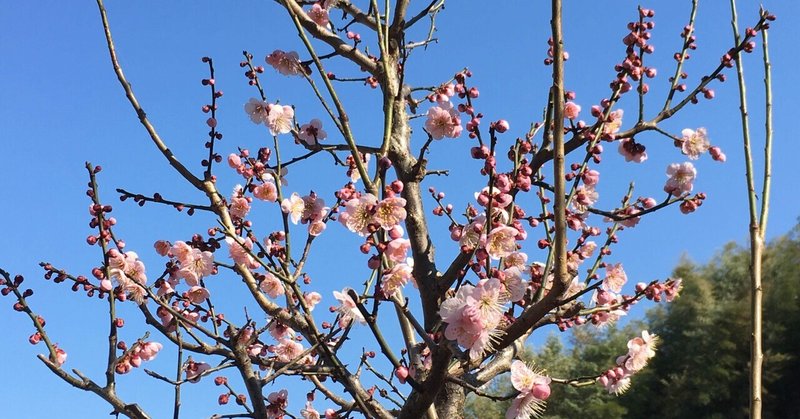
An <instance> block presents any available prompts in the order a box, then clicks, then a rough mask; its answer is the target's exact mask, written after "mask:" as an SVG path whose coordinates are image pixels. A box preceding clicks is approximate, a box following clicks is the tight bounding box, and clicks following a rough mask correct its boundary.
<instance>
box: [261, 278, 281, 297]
mask: <svg viewBox="0 0 800 419" xmlns="http://www.w3.org/2000/svg"><path fill="white" fill-rule="evenodd" d="M258 288H259V289H260V290H261V291H263V292H264V293H266V294H267V295H269V296H270V297H272V298H278V297H279V296H281V295H283V294H285V293H286V290H285V289H284V288H283V284H282V283H281V280H280V279H278V278H277V277H276V276H275V275H273V274H271V273H269V272H267V273H266V274H265V275H264V280H262V281H261V283H260V284H258Z"/></svg>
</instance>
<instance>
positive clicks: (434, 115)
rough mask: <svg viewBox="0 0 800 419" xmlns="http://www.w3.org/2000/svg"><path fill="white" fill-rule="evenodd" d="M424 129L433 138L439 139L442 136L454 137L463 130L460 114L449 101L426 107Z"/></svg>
mask: <svg viewBox="0 0 800 419" xmlns="http://www.w3.org/2000/svg"><path fill="white" fill-rule="evenodd" d="M425 129H426V130H428V132H429V133H430V134H431V136H432V137H433V138H434V139H435V140H441V139H442V138H444V137H449V138H456V137H458V136H460V135H461V131H462V130H463V127H462V126H461V116H459V114H458V111H457V110H455V109H454V108H453V105H452V104H451V103H450V102H447V103H443V104H440V105H438V106H433V107H431V108H430V109H428V120H427V121H425Z"/></svg>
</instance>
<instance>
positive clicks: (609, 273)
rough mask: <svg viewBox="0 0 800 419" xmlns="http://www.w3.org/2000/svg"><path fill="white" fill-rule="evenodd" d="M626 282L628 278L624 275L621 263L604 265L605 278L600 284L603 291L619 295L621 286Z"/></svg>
mask: <svg viewBox="0 0 800 419" xmlns="http://www.w3.org/2000/svg"><path fill="white" fill-rule="evenodd" d="M626 282H628V276H627V275H625V271H624V270H623V269H622V264H621V263H617V264H616V265H612V264H608V265H606V277H605V279H603V284H602V287H603V289H604V290H607V291H612V292H615V293H617V294H619V293H620V292H622V286H623V285H625V283H626Z"/></svg>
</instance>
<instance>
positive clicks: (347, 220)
mask: <svg viewBox="0 0 800 419" xmlns="http://www.w3.org/2000/svg"><path fill="white" fill-rule="evenodd" d="M377 204H378V198H376V197H375V195H372V194H369V193H368V194H364V195H361V197H360V198H353V199H351V200H349V201H347V203H345V208H344V212H342V213H341V214H340V215H339V222H341V223H342V224H344V225H345V226H346V227H347V229H348V230H350V231H352V232H354V233H358V235H360V236H366V235H367V234H369V225H370V224H372V223H373V217H372V215H373V213H374V211H375V206H376V205H377Z"/></svg>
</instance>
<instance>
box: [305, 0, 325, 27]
mask: <svg viewBox="0 0 800 419" xmlns="http://www.w3.org/2000/svg"><path fill="white" fill-rule="evenodd" d="M308 17H309V19H311V20H313V21H314V23H316V24H317V25H319V26H328V23H330V18H329V17H328V9H326V8H324V7H322V5H320V4H319V3H314V5H313V6H311V10H309V11H308Z"/></svg>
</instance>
